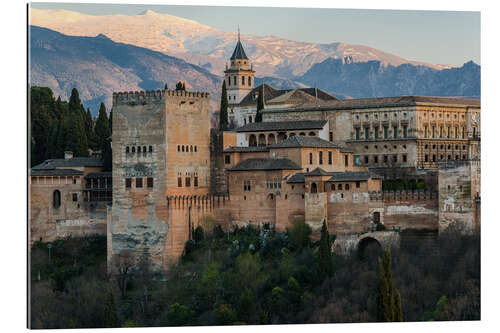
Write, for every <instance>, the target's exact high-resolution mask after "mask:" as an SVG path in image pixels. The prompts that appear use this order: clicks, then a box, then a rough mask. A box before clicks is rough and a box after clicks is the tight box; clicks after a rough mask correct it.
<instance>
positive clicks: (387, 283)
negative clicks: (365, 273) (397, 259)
mask: <svg viewBox="0 0 500 333" xmlns="http://www.w3.org/2000/svg"><path fill="white" fill-rule="evenodd" d="M391 264H392V259H391V252H390V250H389V249H387V250H386V251H385V253H384V256H383V257H382V258H378V265H379V286H378V294H377V321H380V322H387V321H402V320H403V313H402V305H401V296H400V295H399V291H398V290H396V291H394V289H393V286H392V269H391Z"/></svg>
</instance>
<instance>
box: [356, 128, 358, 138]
mask: <svg viewBox="0 0 500 333" xmlns="http://www.w3.org/2000/svg"><path fill="white" fill-rule="evenodd" d="M356 140H359V127H356Z"/></svg>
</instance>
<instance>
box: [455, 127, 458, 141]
mask: <svg viewBox="0 0 500 333" xmlns="http://www.w3.org/2000/svg"><path fill="white" fill-rule="evenodd" d="M455 138H457V139H458V127H455Z"/></svg>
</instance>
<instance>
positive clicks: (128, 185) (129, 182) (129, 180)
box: [125, 178, 132, 188]
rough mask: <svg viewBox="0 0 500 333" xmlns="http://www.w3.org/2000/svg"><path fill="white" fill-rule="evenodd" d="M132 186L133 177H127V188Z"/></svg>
mask: <svg viewBox="0 0 500 333" xmlns="http://www.w3.org/2000/svg"><path fill="white" fill-rule="evenodd" d="M131 187H132V178H125V188H131Z"/></svg>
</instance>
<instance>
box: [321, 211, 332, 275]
mask: <svg viewBox="0 0 500 333" xmlns="http://www.w3.org/2000/svg"><path fill="white" fill-rule="evenodd" d="M332 238H333V240H335V238H334V237H332ZM332 243H333V241H332V239H330V234H329V233H328V228H327V227H326V222H325V220H323V226H322V227H321V238H320V240H319V250H318V269H319V276H320V278H321V279H322V280H323V279H326V278H328V277H330V276H332V273H333V256H332Z"/></svg>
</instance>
